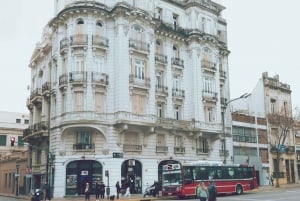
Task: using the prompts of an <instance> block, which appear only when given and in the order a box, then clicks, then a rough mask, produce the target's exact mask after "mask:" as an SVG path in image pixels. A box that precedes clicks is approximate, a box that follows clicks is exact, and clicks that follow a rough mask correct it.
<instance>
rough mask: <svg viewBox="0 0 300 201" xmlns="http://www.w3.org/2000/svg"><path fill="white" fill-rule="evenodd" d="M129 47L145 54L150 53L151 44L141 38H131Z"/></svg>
mask: <svg viewBox="0 0 300 201" xmlns="http://www.w3.org/2000/svg"><path fill="white" fill-rule="evenodd" d="M129 48H130V49H131V50H134V51H137V52H139V53H143V54H148V53H149V52H150V45H149V43H146V42H143V41H140V40H135V39H130V40H129Z"/></svg>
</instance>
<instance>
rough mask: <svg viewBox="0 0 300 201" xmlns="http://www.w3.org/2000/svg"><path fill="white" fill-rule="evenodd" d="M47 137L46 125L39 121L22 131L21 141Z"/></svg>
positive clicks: (44, 122)
mask: <svg viewBox="0 0 300 201" xmlns="http://www.w3.org/2000/svg"><path fill="white" fill-rule="evenodd" d="M47 136H48V123H47V122H46V121H41V122H38V123H35V124H33V125H31V126H29V127H28V128H26V129H24V130H23V139H24V140H28V139H29V138H35V137H39V138H40V137H47Z"/></svg>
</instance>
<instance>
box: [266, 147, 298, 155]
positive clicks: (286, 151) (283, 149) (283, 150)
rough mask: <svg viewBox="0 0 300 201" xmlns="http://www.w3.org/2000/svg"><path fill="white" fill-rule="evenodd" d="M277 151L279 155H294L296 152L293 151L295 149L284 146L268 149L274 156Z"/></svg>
mask: <svg viewBox="0 0 300 201" xmlns="http://www.w3.org/2000/svg"><path fill="white" fill-rule="evenodd" d="M278 150H279V152H280V153H282V154H295V153H296V150H295V147H294V146H284V145H281V146H278V145H277V146H274V145H273V146H271V148H270V152H271V153H272V154H276V153H277V151H278Z"/></svg>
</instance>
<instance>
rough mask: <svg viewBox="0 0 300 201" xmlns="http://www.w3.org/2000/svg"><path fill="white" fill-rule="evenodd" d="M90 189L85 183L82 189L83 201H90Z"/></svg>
mask: <svg viewBox="0 0 300 201" xmlns="http://www.w3.org/2000/svg"><path fill="white" fill-rule="evenodd" d="M90 194H91V188H90V184H89V183H88V182H87V183H86V184H85V188H84V195H85V201H90Z"/></svg>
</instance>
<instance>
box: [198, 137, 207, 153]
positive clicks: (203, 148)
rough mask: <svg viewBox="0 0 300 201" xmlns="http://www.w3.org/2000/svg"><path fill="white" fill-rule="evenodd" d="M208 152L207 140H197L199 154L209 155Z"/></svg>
mask: <svg viewBox="0 0 300 201" xmlns="http://www.w3.org/2000/svg"><path fill="white" fill-rule="evenodd" d="M207 152H208V142H207V139H206V138H203V137H199V138H198V139H197V153H207Z"/></svg>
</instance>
